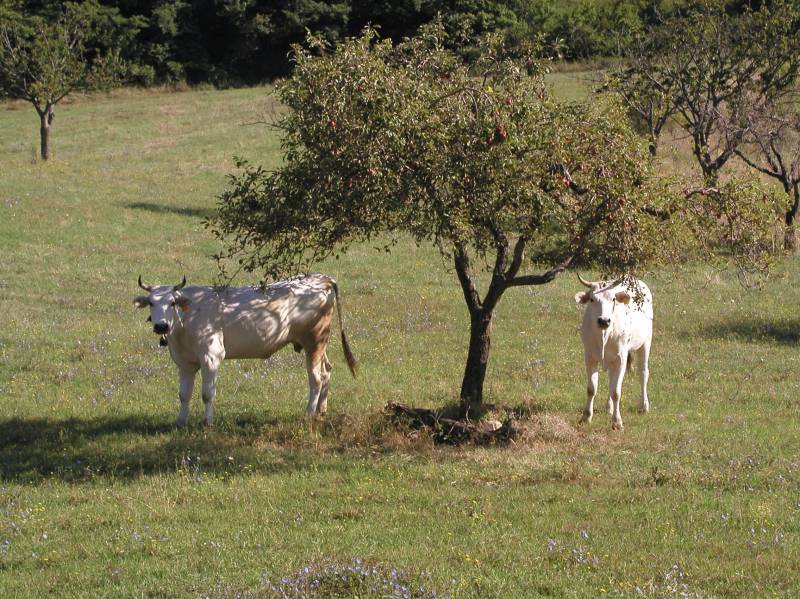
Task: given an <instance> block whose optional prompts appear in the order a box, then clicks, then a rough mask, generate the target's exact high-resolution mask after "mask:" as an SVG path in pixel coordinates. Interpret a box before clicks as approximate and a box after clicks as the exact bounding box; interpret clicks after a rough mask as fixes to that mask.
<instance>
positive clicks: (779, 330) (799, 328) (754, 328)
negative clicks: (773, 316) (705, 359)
mask: <svg viewBox="0 0 800 599" xmlns="http://www.w3.org/2000/svg"><path fill="white" fill-rule="evenodd" d="M701 335H703V336H705V337H708V338H711V339H731V338H733V339H742V340H744V341H747V342H750V343H762V344H768V345H797V344H798V343H800V321H798V320H789V319H777V320H767V319H764V318H749V319H744V320H740V321H738V320H737V321H728V322H718V323H714V324H711V325H709V326H707V327H704V328H703V329H701Z"/></svg>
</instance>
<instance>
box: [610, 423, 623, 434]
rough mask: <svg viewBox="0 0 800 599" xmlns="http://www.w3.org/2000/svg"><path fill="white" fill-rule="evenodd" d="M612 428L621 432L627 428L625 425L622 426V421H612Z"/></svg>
mask: <svg viewBox="0 0 800 599" xmlns="http://www.w3.org/2000/svg"><path fill="white" fill-rule="evenodd" d="M611 430H614V431H620V432H621V431H624V430H625V427H624V426H622V423H621V422H612V423H611Z"/></svg>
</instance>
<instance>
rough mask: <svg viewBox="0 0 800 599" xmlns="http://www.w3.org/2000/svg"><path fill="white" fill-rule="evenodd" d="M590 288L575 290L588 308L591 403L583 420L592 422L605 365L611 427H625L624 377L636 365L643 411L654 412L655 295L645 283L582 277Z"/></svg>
mask: <svg viewBox="0 0 800 599" xmlns="http://www.w3.org/2000/svg"><path fill="white" fill-rule="evenodd" d="M578 279H579V280H580V282H581V283H583V284H584V285H585V286H586V287H588V288H589V289H588V291H579V292H578V293H576V294H575V302H576V303H577V304H582V305H585V306H586V309H585V310H584V314H583V323H582V324H581V340H582V341H583V352H584V358H585V360H586V376H587V379H588V383H587V386H586V397H587V401H586V407H585V408H584V410H583V416H582V417H581V422H591V420H592V414H593V404H594V397H595V395H596V394H597V383H598V380H599V369H600V367H602V369H603V370H607V371H608V377H609V383H608V387H609V397H608V411H609V413H610V414H611V428H613V429H615V430H622V428H623V426H622V416H621V414H620V410H619V404H620V398H621V397H622V380H623V378H624V377H625V371H626V370H631V369H632V368H633V365H634V363H636V364H637V368H638V370H639V378H640V380H641V384H642V398H641V402H640V403H639V411H640V412H643V413H644V412H649V411H650V400H649V399H648V397H647V380H648V378H649V375H650V373H649V370H648V361H649V358H650V345H651V343H652V340H653V296H652V294H651V293H650V289H649V288H648V287H647V285H645V284H644V283H643V282H642V281H639V280H638V279H633V280H632V281H631V283H630V284H629V283H627V282H623V280H622V279H619V280H617V281H613V282H608V281H597V282H591V281H587V280H585V279H584V278H583V277H581V276H580V275H578Z"/></svg>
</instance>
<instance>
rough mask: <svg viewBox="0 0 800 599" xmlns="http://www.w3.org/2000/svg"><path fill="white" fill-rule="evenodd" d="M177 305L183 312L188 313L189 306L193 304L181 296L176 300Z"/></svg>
mask: <svg viewBox="0 0 800 599" xmlns="http://www.w3.org/2000/svg"><path fill="white" fill-rule="evenodd" d="M175 303H176V304H177V305H178V307H179V308H180V309H181V310H183V311H184V312H186V310H188V309H189V304H191V303H192V301H191V300H190V299H189V298H188V297H186V296H183V295H179V296H178V297H176V298H175Z"/></svg>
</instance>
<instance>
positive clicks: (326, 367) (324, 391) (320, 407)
mask: <svg viewBox="0 0 800 599" xmlns="http://www.w3.org/2000/svg"><path fill="white" fill-rule="evenodd" d="M332 368H333V366H332V365H331V363H330V360H328V355H327V354H323V355H322V364H321V366H320V379H321V381H320V382H321V388H320V391H319V400H318V401H317V414H320V415H322V414H325V413H326V412H327V411H328V389H329V387H330V383H331V369H332Z"/></svg>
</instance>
